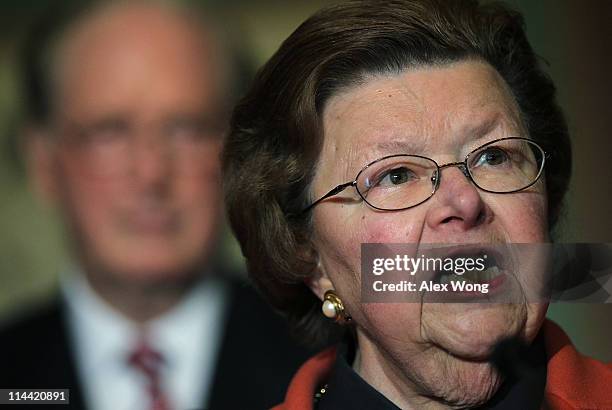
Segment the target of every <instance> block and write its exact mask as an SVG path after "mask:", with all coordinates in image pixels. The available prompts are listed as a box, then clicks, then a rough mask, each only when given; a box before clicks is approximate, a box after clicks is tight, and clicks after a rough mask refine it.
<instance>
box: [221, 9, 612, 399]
mask: <svg viewBox="0 0 612 410" xmlns="http://www.w3.org/2000/svg"><path fill="white" fill-rule="evenodd" d="M545 152H546V154H545ZM570 158H571V155H570V144H569V138H568V131H567V127H566V124H565V122H564V118H563V115H562V113H561V112H560V110H559V107H558V106H557V104H556V102H555V88H554V86H553V84H552V83H551V81H550V79H549V77H547V76H546V75H545V74H544V73H543V72H542V70H541V69H540V67H539V65H538V59H537V58H536V56H535V54H534V52H533V50H532V49H531V47H530V45H529V44H528V42H527V39H526V37H525V33H524V31H523V22H522V19H521V17H520V15H518V14H517V13H515V12H513V11H510V10H508V9H506V8H504V7H502V6H500V5H492V4H489V5H479V4H478V3H477V2H476V1H469V0H466V1H449V0H416V1H386V2H378V1H363V2H349V3H346V4H343V5H339V6H336V7H332V8H328V9H325V10H323V11H321V12H319V13H317V14H315V15H314V16H312V17H311V18H309V19H308V20H307V21H306V22H305V23H303V24H302V25H301V26H300V27H299V28H298V29H297V30H296V31H295V32H294V33H293V34H291V36H290V37H289V38H288V39H287V40H286V41H285V42H284V43H283V44H282V46H281V47H280V49H279V50H278V51H277V52H276V54H275V55H274V56H273V57H272V58H271V59H270V61H269V62H268V63H267V64H266V65H265V66H264V67H263V69H262V70H261V71H260V72H259V74H258V76H257V77H256V79H255V82H254V84H253V86H252V88H251V90H250V92H249V93H248V95H247V96H246V97H245V98H244V100H243V101H242V102H241V103H240V104H239V106H238V107H237V108H236V110H235V112H234V116H233V119H232V126H231V132H230V135H229V138H228V141H227V145H226V147H225V152H224V171H225V177H224V181H225V190H226V201H227V207H228V213H229V217H230V221H231V225H232V228H233V230H234V232H235V234H236V236H237V237H238V240H239V241H240V244H241V246H242V251H243V253H244V255H245V257H246V260H247V264H248V267H249V271H250V274H251V277H252V279H253V281H254V282H255V283H256V284H257V286H258V288H259V289H260V290H261V292H262V293H263V295H264V296H265V297H266V298H267V299H268V300H269V302H270V303H271V304H272V305H273V306H274V307H275V308H277V309H278V310H280V311H282V312H284V313H285V314H286V315H287V317H288V319H289V320H290V321H291V322H292V323H293V325H294V326H295V327H296V328H297V329H299V330H301V331H303V334H305V335H309V336H310V337H311V338H312V339H314V341H323V340H327V338H328V337H329V335H330V334H332V333H334V332H335V331H336V330H337V329H338V328H341V329H344V330H345V335H346V337H345V342H344V343H342V344H340V347H333V348H330V349H327V350H325V351H323V352H322V353H320V354H319V355H317V356H315V357H313V358H312V359H311V360H310V361H308V362H307V363H305V364H304V366H303V367H302V368H301V369H300V370H299V372H298V373H297V374H296V375H295V377H294V379H293V381H292V383H291V385H290V387H289V390H288V392H287V396H286V402H285V403H284V404H282V405H280V406H279V408H280V409H290V410H301V409H312V408H318V409H336V410H337V409H396V408H402V409H413V408H419V409H421V408H425V409H430V408H431V409H437V408H466V407H478V406H485V407H487V408H513V409H526V408H539V407H540V406H541V405H542V404H545V405H546V406H547V407H548V408H560V409H569V408H593V409H596V408H597V409H599V408H612V399H611V398H610V397H611V396H610V393H609V392H608V391H607V389H606V388H605V384H606V382H605V381H606V380H607V382H608V384H609V382H610V380H611V377H610V375H611V373H612V371H611V369H610V368H609V367H606V366H604V365H602V364H600V363H597V362H595V361H593V360H591V359H587V358H585V357H583V356H581V355H580V354H579V353H577V352H576V350H575V349H574V348H573V347H572V344H571V343H570V342H569V340H568V338H567V336H566V335H565V334H564V333H563V331H562V330H561V329H559V328H558V327H557V326H556V325H554V324H553V323H551V322H549V321H547V320H546V319H545V313H546V308H547V305H546V304H545V303H527V302H525V303H503V304H502V303H499V304H449V303H446V304H444V303H363V302H362V300H361V292H360V289H361V288H360V282H361V277H360V273H359V272H360V271H361V244H363V243H394V244H397V243H406V244H413V245H416V246H417V247H418V246H420V245H421V244H428V243H430V244H431V243H438V244H440V243H496V244H511V243H545V242H548V241H550V231H551V230H552V228H553V227H554V225H555V223H556V221H557V217H558V215H559V210H560V207H561V203H562V199H563V196H564V194H565V191H566V189H567V185H568V179H569V175H570ZM330 318H331V320H330ZM512 338H514V339H516V340H521V341H523V342H524V343H525V345H528V346H529V347H528V348H526V349H525V351H524V352H522V351H521V352H522V353H521V354H522V355H523V356H524V357H523V358H522V359H525V360H527V359H530V361H529V365H528V366H526V368H527V369H528V371H527V372H518V373H517V374H518V376H515V377H507V376H508V375H506V374H503V373H502V372H501V370H500V368H499V367H496V366H495V365H494V364H493V360H492V354H493V352H494V350H495V346H496V345H497V344H498V342H499V341H500V340H505V339H512ZM521 375H522V376H521ZM602 380H603V381H602ZM578 381H579V382H578ZM581 406H582V407H581Z"/></svg>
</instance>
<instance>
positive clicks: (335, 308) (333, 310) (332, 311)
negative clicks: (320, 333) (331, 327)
mask: <svg viewBox="0 0 612 410" xmlns="http://www.w3.org/2000/svg"><path fill="white" fill-rule="evenodd" d="M321 311H322V312H323V315H325V317H327V318H329V319H332V320H334V321H336V323H345V322H350V321H351V317H350V316H349V315H348V314H347V313H346V312H345V311H344V304H343V303H342V300H341V299H340V297H339V296H338V295H336V293H335V292H334V291H333V290H328V291H327V292H325V296H324V297H323V305H322V306H321Z"/></svg>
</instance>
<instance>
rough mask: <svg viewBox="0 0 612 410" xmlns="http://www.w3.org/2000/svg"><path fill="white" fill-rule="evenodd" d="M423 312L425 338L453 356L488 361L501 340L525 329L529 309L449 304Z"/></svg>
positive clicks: (468, 359) (467, 359)
mask: <svg viewBox="0 0 612 410" xmlns="http://www.w3.org/2000/svg"><path fill="white" fill-rule="evenodd" d="M433 309H434V310H432V311H430V312H427V313H426V312H424V313H423V318H422V319H423V321H422V325H423V330H424V335H425V339H426V340H427V342H429V343H431V344H432V345H433V346H436V347H438V348H440V349H442V350H443V351H445V352H447V353H448V354H449V355H450V356H452V357H455V358H458V359H460V360H465V361H470V362H484V361H487V360H488V359H489V357H490V355H491V353H492V352H493V349H494V348H495V346H496V345H497V343H499V342H500V341H501V340H504V339H506V338H510V337H514V336H517V335H519V334H520V333H521V332H522V328H523V326H524V324H525V322H526V310H525V309H524V306H521V305H507V304H505V305H502V304H496V305H493V304H479V305H473V304H469V305H468V304H446V305H438V306H437V307H435V308H433Z"/></svg>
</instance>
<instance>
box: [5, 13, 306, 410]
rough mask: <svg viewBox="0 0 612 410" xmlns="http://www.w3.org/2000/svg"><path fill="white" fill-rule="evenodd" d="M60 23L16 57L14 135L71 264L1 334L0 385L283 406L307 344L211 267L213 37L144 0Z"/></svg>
mask: <svg viewBox="0 0 612 410" xmlns="http://www.w3.org/2000/svg"><path fill="white" fill-rule="evenodd" d="M58 27H61V29H59V28H55V31H52V30H50V31H47V32H46V33H45V34H44V38H42V39H41V38H38V39H37V40H36V41H34V42H31V44H30V46H29V47H28V49H27V50H26V51H27V52H26V54H25V55H26V57H27V58H26V62H27V65H26V67H25V71H24V73H25V75H26V84H25V92H26V94H25V95H26V102H27V105H28V106H27V115H28V118H27V120H28V121H27V122H28V123H27V127H26V129H27V131H26V133H25V134H26V135H25V145H26V147H27V156H28V169H29V171H30V175H31V178H32V182H33V184H34V186H35V188H36V189H37V191H38V192H39V193H40V194H41V195H42V196H43V198H44V199H45V200H46V201H47V202H49V203H51V204H53V205H54V206H56V207H57V208H58V210H59V211H60V213H61V215H62V217H63V220H64V222H65V225H66V230H67V233H68V236H69V239H70V241H71V245H72V249H73V251H74V266H73V267H72V268H71V269H67V271H66V272H63V275H62V277H61V281H60V282H61V296H60V297H59V298H58V300H57V301H56V302H54V303H53V304H52V305H51V306H49V307H48V308H46V309H44V310H41V311H38V312H34V313H33V314H31V315H29V316H28V317H26V318H22V319H21V320H19V321H16V322H15V323H13V324H12V325H11V326H10V327H8V328H6V329H4V330H3V331H2V333H1V334H0V355H1V357H2V358H1V362H2V364H3V370H2V372H1V373H2V375H1V376H0V388H69V389H70V390H71V391H70V401H71V405H72V407H73V408H91V409H114V410H116V409H159V410H161V409H189V408H202V407H204V408H208V409H217V408H222V409H228V408H241V409H251V408H253V409H257V408H265V407H269V406H271V405H272V404H274V403H276V402H279V401H280V400H281V399H282V392H284V391H285V390H286V386H287V384H288V380H289V377H290V375H291V374H292V373H293V372H294V370H295V368H296V367H297V366H298V365H299V364H300V363H301V362H302V361H303V359H304V358H305V357H306V354H305V352H302V351H301V350H300V349H298V348H297V347H294V346H292V345H291V344H290V342H289V341H288V338H287V336H286V334H285V333H284V330H283V329H284V328H283V325H282V322H280V321H278V322H277V320H276V317H274V316H272V314H271V313H270V312H268V310H267V307H265V306H263V305H262V304H261V302H259V299H258V298H257V297H256V296H255V295H254V293H253V292H252V290H250V289H248V288H247V287H245V286H240V285H236V284H232V282H230V281H229V280H228V279H227V278H224V277H223V275H221V274H220V272H219V270H218V269H217V268H215V267H213V266H212V264H211V263H210V260H211V255H213V253H214V250H215V248H216V246H217V244H218V236H217V234H218V228H219V220H220V219H221V215H222V204H221V195H220V186H219V185H220V184H219V163H218V161H219V152H220V147H221V143H222V135H223V132H224V130H225V127H226V121H227V119H228V112H229V109H230V106H231V103H232V97H233V96H234V95H235V89H234V88H233V87H234V83H235V80H236V78H235V77H236V76H235V71H236V70H235V67H234V66H233V65H232V64H230V62H231V61H232V59H231V56H230V53H228V51H227V49H226V48H224V47H223V46H222V42H221V40H220V38H219V36H218V31H216V30H214V29H213V28H212V25H211V24H208V25H204V24H202V23H201V22H200V21H199V20H197V19H196V18H195V17H194V16H193V13H191V14H190V13H188V12H187V11H185V10H182V9H178V8H172V7H170V6H162V5H159V4H153V3H145V2H128V3H118V4H114V3H113V4H105V5H98V6H96V7H94V8H90V9H88V10H86V11H80V12H79V13H76V14H74V16H72V19H71V20H70V21H65V22H63V23H62V24H61V25H58ZM43 31H44V30H43ZM38 35H40V33H38ZM34 38H36V37H34ZM40 40H42V42H41V41H40ZM33 240H34V238H33ZM279 375H280V377H278V376H279ZM236 386H240V394H236V390H235V387H236Z"/></svg>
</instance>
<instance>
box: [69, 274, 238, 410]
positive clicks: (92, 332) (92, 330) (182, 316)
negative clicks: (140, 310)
mask: <svg viewBox="0 0 612 410" xmlns="http://www.w3.org/2000/svg"><path fill="white" fill-rule="evenodd" d="M61 288H62V292H63V293H64V295H65V298H66V300H67V301H68V315H69V316H68V321H69V329H70V332H71V337H72V340H73V342H74V346H75V352H74V353H75V359H76V363H77V371H78V374H79V376H80V380H81V384H82V387H83V390H84V391H83V394H84V398H85V402H86V404H87V405H88V407H89V408H91V409H92V410H141V409H142V410H148V409H149V406H150V403H149V398H150V397H149V393H148V392H147V388H146V378H145V376H144V375H143V374H141V373H140V372H139V371H138V370H137V369H135V368H133V367H132V366H130V365H129V364H128V357H129V355H130V354H131V353H132V352H133V350H134V349H135V348H136V346H137V344H138V342H139V340H140V337H141V336H142V326H138V325H136V324H135V323H133V322H131V321H130V320H129V319H127V318H126V317H124V316H123V315H122V314H120V313H119V312H118V311H116V310H115V309H114V308H113V307H112V306H110V305H108V304H107V303H106V302H105V301H104V300H102V299H101V298H100V297H99V296H98V295H97V294H96V293H95V292H94V291H93V289H92V288H91V287H90V286H89V284H88V282H87V280H86V279H85V278H84V276H83V275H81V274H79V273H72V274H69V275H66V276H64V277H63V278H62V281H61ZM226 299H227V289H226V286H225V285H224V283H223V282H221V281H219V280H213V279H211V280H206V281H203V282H202V283H201V284H199V285H198V286H197V287H195V288H194V289H192V290H191V291H190V292H189V294H187V295H186V297H185V298H184V299H183V300H182V301H181V302H180V303H179V305H177V306H175V307H174V308H173V309H172V310H171V311H169V312H167V313H166V314H164V315H163V316H161V317H159V318H156V319H155V320H152V321H151V322H149V323H148V324H147V325H146V335H147V336H148V337H147V340H148V343H149V345H150V346H151V347H152V348H153V349H155V350H156V351H158V352H159V353H161V354H162V356H163V358H164V364H163V368H162V369H161V375H160V376H161V384H162V388H163V390H164V394H165V396H166V398H167V399H168V402H169V404H170V405H171V408H172V409H173V410H188V409H196V408H202V406H203V404H204V403H206V401H207V400H208V398H209V393H210V389H211V387H212V386H211V385H212V381H213V376H214V370H215V364H216V359H217V355H218V351H219V347H220V343H221V337H222V334H223V329H224V326H223V325H224V319H225V317H224V313H225V310H226V309H225V307H226V306H225V305H226Z"/></svg>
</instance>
